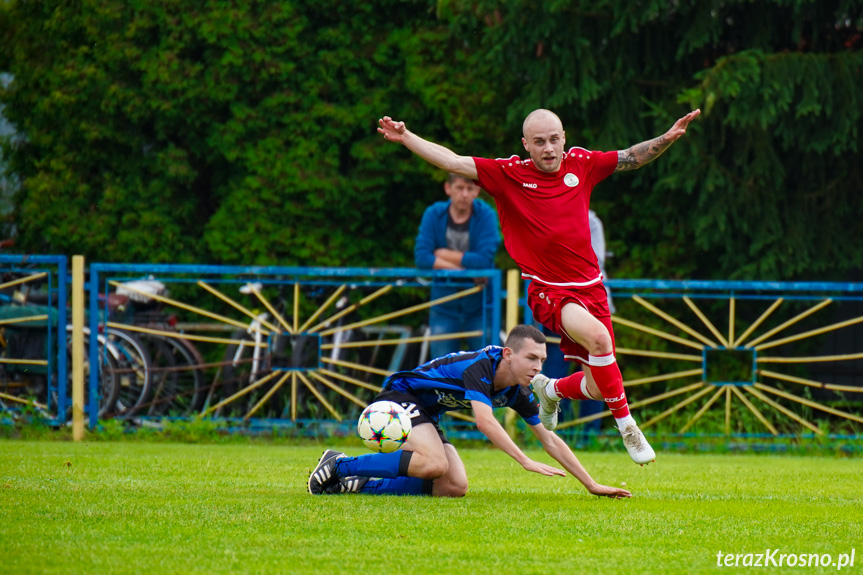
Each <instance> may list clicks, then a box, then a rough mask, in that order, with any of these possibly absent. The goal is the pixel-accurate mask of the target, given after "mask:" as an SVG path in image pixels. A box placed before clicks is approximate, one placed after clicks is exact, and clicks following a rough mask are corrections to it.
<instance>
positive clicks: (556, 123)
mask: <svg viewBox="0 0 863 575" xmlns="http://www.w3.org/2000/svg"><path fill="white" fill-rule="evenodd" d="M549 122H550V123H551V127H552V128H557V129H558V130H560V131H561V132H563V124H562V123H561V121H560V118H558V117H557V114H555V113H554V112H552V111H551V110H545V109H543V108H539V109H538V110H534V111H533V112H531V113H530V114H528V115H527V118H525V119H524V123H523V124H522V125H521V133H522V136H524V138H525V139H526V140H529V139H530V137H529V136H528V132H529V131H531V130H532V129H533V127H534V126H535V125H539V124H542V125H543V126H545V125H546V124H547V123H549Z"/></svg>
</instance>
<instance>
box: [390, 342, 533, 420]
mask: <svg viewBox="0 0 863 575" xmlns="http://www.w3.org/2000/svg"><path fill="white" fill-rule="evenodd" d="M502 354H503V348H502V347H500V346H497V345H490V346H488V347H485V348H483V349H481V350H479V351H462V352H456V353H450V354H448V355H445V356H443V357H439V358H436V359H433V360H431V361H429V362H427V363H424V364H422V365H421V366H419V367H418V368H416V369H414V370H412V371H400V372H397V373H394V374H392V375H391V376H389V377H388V378H387V379H386V381H384V390H393V391H400V392H402V393H409V394H411V395H413V396H414V397H416V398H417V400H418V401H417V403H418V404H419V405H420V406H422V407H423V408H424V409H425V411H426V412H427V413H428V415H429V417H431V418H433V419H434V420H435V421H437V420H439V419H440V416H441V414H443V413H444V412H447V411H451V410H453V409H470V408H471V405H470V402H471V401H481V402H482V403H485V404H486V405H488V406H489V407H491V408H497V407H511V408H512V409H513V410H515V412H516V413H518V414H519V415H520V416H521V417H522V418H523V419H524V420H525V421H526V422H527V423H528V425H537V424H538V423H539V408H538V407H537V404H536V401H535V400H534V398H533V393H531V391H530V389H529V388H527V387H524V386H521V385H513V386H510V387H506V388H504V389H502V390H499V391H495V389H494V374H495V372H496V371H497V368H498V366H499V365H500V362H501V358H502Z"/></svg>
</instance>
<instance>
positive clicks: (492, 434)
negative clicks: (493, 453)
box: [470, 400, 566, 475]
mask: <svg viewBox="0 0 863 575" xmlns="http://www.w3.org/2000/svg"><path fill="white" fill-rule="evenodd" d="M470 404H471V407H473V414H474V416H475V417H476V426H477V428H478V429H479V430H480V431H481V432H482V434H483V435H485V436H486V437H488V438H489V440H490V441H491V442H492V443H493V444H494V446H495V447H497V448H498V449H500V450H501V451H503V452H504V453H506V454H507V455H509V456H510V457H512V458H513V459H515V460H516V461H518V463H519V464H520V465H521V466H522V467H524V468H525V469H527V470H528V471H533V472H534V473H539V474H542V475H566V473H565V472H564V471H563V470H562V469H558V468H556V467H552V466H551V465H546V464H545V463H540V462H539V461H534V460H533V459H531V458H530V457H528V456H527V455H525V454H524V452H523V451H522V450H521V449H519V448H518V445H516V444H515V442H514V441H513V440H512V438H510V436H509V435H508V434H507V433H506V431H505V430H504V429H503V427H501V426H500V423H498V421H497V419H495V418H494V413H492V410H491V407H490V406H488V405H486V404H485V403H482V402H481V401H475V400H471V402H470ZM543 429H545V428H543Z"/></svg>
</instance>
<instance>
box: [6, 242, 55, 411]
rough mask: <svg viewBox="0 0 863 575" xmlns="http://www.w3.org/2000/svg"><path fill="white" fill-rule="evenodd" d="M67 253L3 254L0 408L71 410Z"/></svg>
mask: <svg viewBox="0 0 863 575" xmlns="http://www.w3.org/2000/svg"><path fill="white" fill-rule="evenodd" d="M67 275H68V274H67V261H66V258H65V256H53V255H13V254H3V255H0V411H2V412H4V413H5V414H7V415H11V416H12V417H17V416H18V414H20V413H21V412H22V410H25V411H26V410H27V409H31V410H35V412H37V413H39V414H41V415H42V416H44V417H47V418H48V419H51V420H54V419H56V418H57V417H58V414H65V413H66V411H67V410H68V402H67V394H66V393H65V392H63V390H65V388H66V385H67V363H68V362H67V360H68V353H69V352H68V349H67V344H66V342H67V336H66V334H67V325H66V322H67V314H66V298H67V294H68V277H67Z"/></svg>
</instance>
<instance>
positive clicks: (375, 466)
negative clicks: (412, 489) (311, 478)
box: [336, 451, 413, 479]
mask: <svg viewBox="0 0 863 575" xmlns="http://www.w3.org/2000/svg"><path fill="white" fill-rule="evenodd" d="M412 455H413V451H393V452H392V453H369V454H368V455H360V456H359V457H341V458H339V459H338V460H337V461H336V473H338V474H339V475H340V476H341V477H350V476H352V475H359V476H361V477H381V478H385V479H395V478H396V477H405V476H407V474H408V465H410V461H411V456H412Z"/></svg>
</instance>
